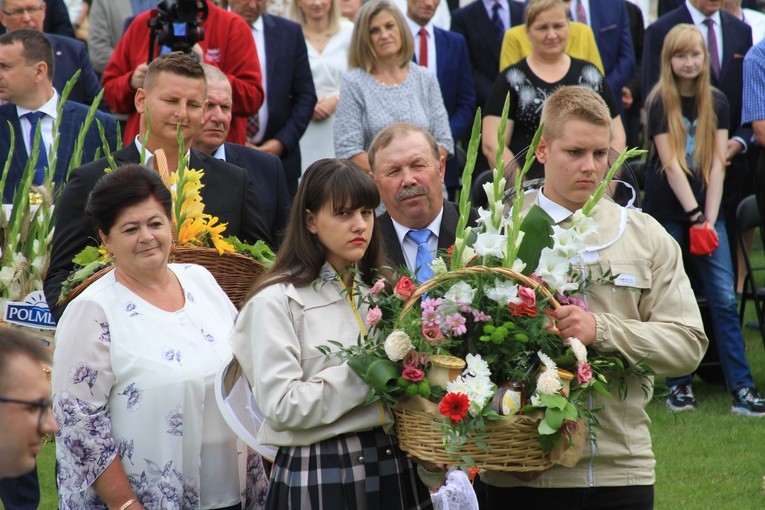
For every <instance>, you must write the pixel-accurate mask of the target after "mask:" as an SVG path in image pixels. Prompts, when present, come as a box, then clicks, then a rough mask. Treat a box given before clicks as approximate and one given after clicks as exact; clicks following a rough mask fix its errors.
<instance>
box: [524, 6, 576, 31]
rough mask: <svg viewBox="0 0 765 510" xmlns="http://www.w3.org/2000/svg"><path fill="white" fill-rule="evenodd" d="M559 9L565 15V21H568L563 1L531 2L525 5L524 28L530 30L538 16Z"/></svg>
mask: <svg viewBox="0 0 765 510" xmlns="http://www.w3.org/2000/svg"><path fill="white" fill-rule="evenodd" d="M556 7H557V8H560V9H561V10H563V12H564V14H566V21H568V13H567V12H566V4H565V3H564V2H563V0H531V1H530V2H529V3H528V5H526V28H527V29H528V28H531V25H532V24H533V23H534V22H535V21H536V20H537V18H538V17H539V15H540V14H542V13H543V12H545V11H549V10H550V9H555V8H556Z"/></svg>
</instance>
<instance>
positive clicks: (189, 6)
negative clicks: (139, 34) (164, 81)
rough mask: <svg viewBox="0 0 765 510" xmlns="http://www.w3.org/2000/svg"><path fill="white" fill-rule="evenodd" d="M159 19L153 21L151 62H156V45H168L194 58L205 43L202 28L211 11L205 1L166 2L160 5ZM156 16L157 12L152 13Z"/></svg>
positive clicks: (150, 44) (156, 17)
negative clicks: (196, 47)
mask: <svg viewBox="0 0 765 510" xmlns="http://www.w3.org/2000/svg"><path fill="white" fill-rule="evenodd" d="M156 13H157V14H156V16H152V17H150V18H149V21H148V25H149V30H150V35H149V60H148V61H149V62H151V61H152V60H153V59H154V45H155V43H157V44H159V46H160V47H162V46H167V47H169V48H170V49H171V50H172V51H182V52H184V53H186V54H188V55H192V56H194V55H193V53H192V51H191V48H192V47H193V46H194V45H195V44H196V43H198V42H199V41H202V40H204V38H205V30H204V28H202V27H201V25H202V22H204V20H206V19H207V14H208V8H207V2H205V1H204V0H162V1H161V2H159V3H158V4H157V9H156ZM152 14H153V13H152Z"/></svg>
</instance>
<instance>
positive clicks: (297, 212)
mask: <svg viewBox="0 0 765 510" xmlns="http://www.w3.org/2000/svg"><path fill="white" fill-rule="evenodd" d="M327 203H330V204H332V206H333V207H335V208H349V209H358V208H360V207H364V208H370V209H375V208H376V207H377V206H378V205H379V203H380V193H379V192H378V191H377V186H376V185H375V183H374V181H372V179H371V178H370V177H369V176H368V175H367V174H366V173H365V172H364V171H363V170H362V169H361V168H359V167H358V165H356V164H355V163H353V162H352V161H350V160H347V159H320V160H318V161H316V162H315V163H313V164H312V165H311V166H309V167H308V168H307V169H306V171H305V173H304V174H303V178H302V180H301V181H300V186H299V187H298V190H297V193H296V194H295V199H294V200H293V201H292V210H291V211H290V218H289V222H288V223H287V228H286V231H285V232H286V233H285V236H284V240H283V241H282V244H281V246H280V248H279V253H278V254H277V256H276V261H275V262H274V265H273V266H272V267H271V268H270V269H269V270H268V271H266V272H264V273H263V275H261V277H260V278H259V279H258V281H257V282H255V285H254V286H253V288H252V290H251V291H250V295H249V296H248V299H249V297H252V296H253V295H255V294H257V293H258V292H259V291H261V290H262V289H264V288H265V287H268V286H270V285H274V284H276V283H290V284H292V285H296V286H305V285H309V284H310V283H311V282H313V281H314V280H315V279H316V278H318V276H319V273H320V271H321V268H322V266H323V265H324V263H325V262H326V260H327V259H326V248H325V247H324V245H323V244H321V242H320V241H319V239H318V237H317V236H315V235H313V234H311V233H310V232H309V231H308V226H307V225H306V211H311V212H312V213H314V214H316V213H318V212H319V211H320V210H321V208H322V207H324V205H325V204H327ZM384 263H385V254H384V251H383V243H382V237H381V235H380V229H379V227H378V225H377V221H376V220H375V223H374V227H373V229H372V237H371V238H370V240H369V246H368V247H367V251H366V252H365V253H364V256H363V257H362V258H361V260H360V261H359V263H358V271H359V273H360V274H361V279H362V281H364V282H365V283H367V284H368V285H371V284H372V280H373V278H374V276H375V269H379V268H381V267H382V266H383V264H384Z"/></svg>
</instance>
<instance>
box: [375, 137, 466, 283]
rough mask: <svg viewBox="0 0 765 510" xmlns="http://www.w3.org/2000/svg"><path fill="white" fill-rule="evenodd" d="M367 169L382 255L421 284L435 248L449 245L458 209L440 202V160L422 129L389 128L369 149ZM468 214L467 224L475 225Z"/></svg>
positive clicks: (433, 142) (443, 168)
mask: <svg viewBox="0 0 765 510" xmlns="http://www.w3.org/2000/svg"><path fill="white" fill-rule="evenodd" d="M368 154H369V166H370V167H371V168H372V176H373V177H374V180H375V183H376V184H377V188H378V189H379V190H380V199H381V200H382V202H383V204H384V205H385V208H386V212H385V213H383V214H381V215H380V216H379V217H378V219H377V220H378V222H379V224H380V231H381V233H382V236H383V242H384V244H385V253H386V254H387V255H388V259H389V261H390V262H391V264H392V265H393V267H394V268H398V267H401V266H404V265H405V266H406V267H407V268H408V269H409V270H410V271H412V272H413V273H415V274H416V275H417V278H418V279H419V280H420V281H424V280H426V279H427V278H429V276H432V274H428V271H429V267H428V263H429V261H432V259H433V256H434V254H435V253H436V250H446V249H447V248H449V246H451V245H452V244H454V239H455V232H456V229H457V221H458V220H459V211H458V209H457V206H456V205H455V204H453V203H451V202H446V201H444V197H443V193H442V189H443V183H444V172H445V171H446V161H445V159H444V157H443V156H441V155H440V153H439V152H438V144H437V143H436V140H435V139H434V138H433V136H432V135H431V134H430V133H429V132H427V131H426V130H424V129H422V128H420V127H417V126H414V125H412V124H406V123H400V124H393V125H391V126H388V127H387V128H385V129H383V130H382V131H380V133H378V134H377V136H376V137H375V138H374V140H372V144H371V145H370V146H369V151H368ZM476 219H477V215H476V214H475V212H474V211H473V214H471V217H470V224H471V225H472V224H475V221H476Z"/></svg>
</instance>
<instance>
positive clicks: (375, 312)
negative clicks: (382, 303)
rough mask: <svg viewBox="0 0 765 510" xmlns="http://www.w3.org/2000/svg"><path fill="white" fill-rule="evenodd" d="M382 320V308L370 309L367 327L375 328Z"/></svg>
mask: <svg viewBox="0 0 765 510" xmlns="http://www.w3.org/2000/svg"><path fill="white" fill-rule="evenodd" d="M380 319H382V310H380V307H379V306H375V307H374V308H370V309H369V311H368V312H367V326H374V325H375V324H377V323H378V322H380Z"/></svg>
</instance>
